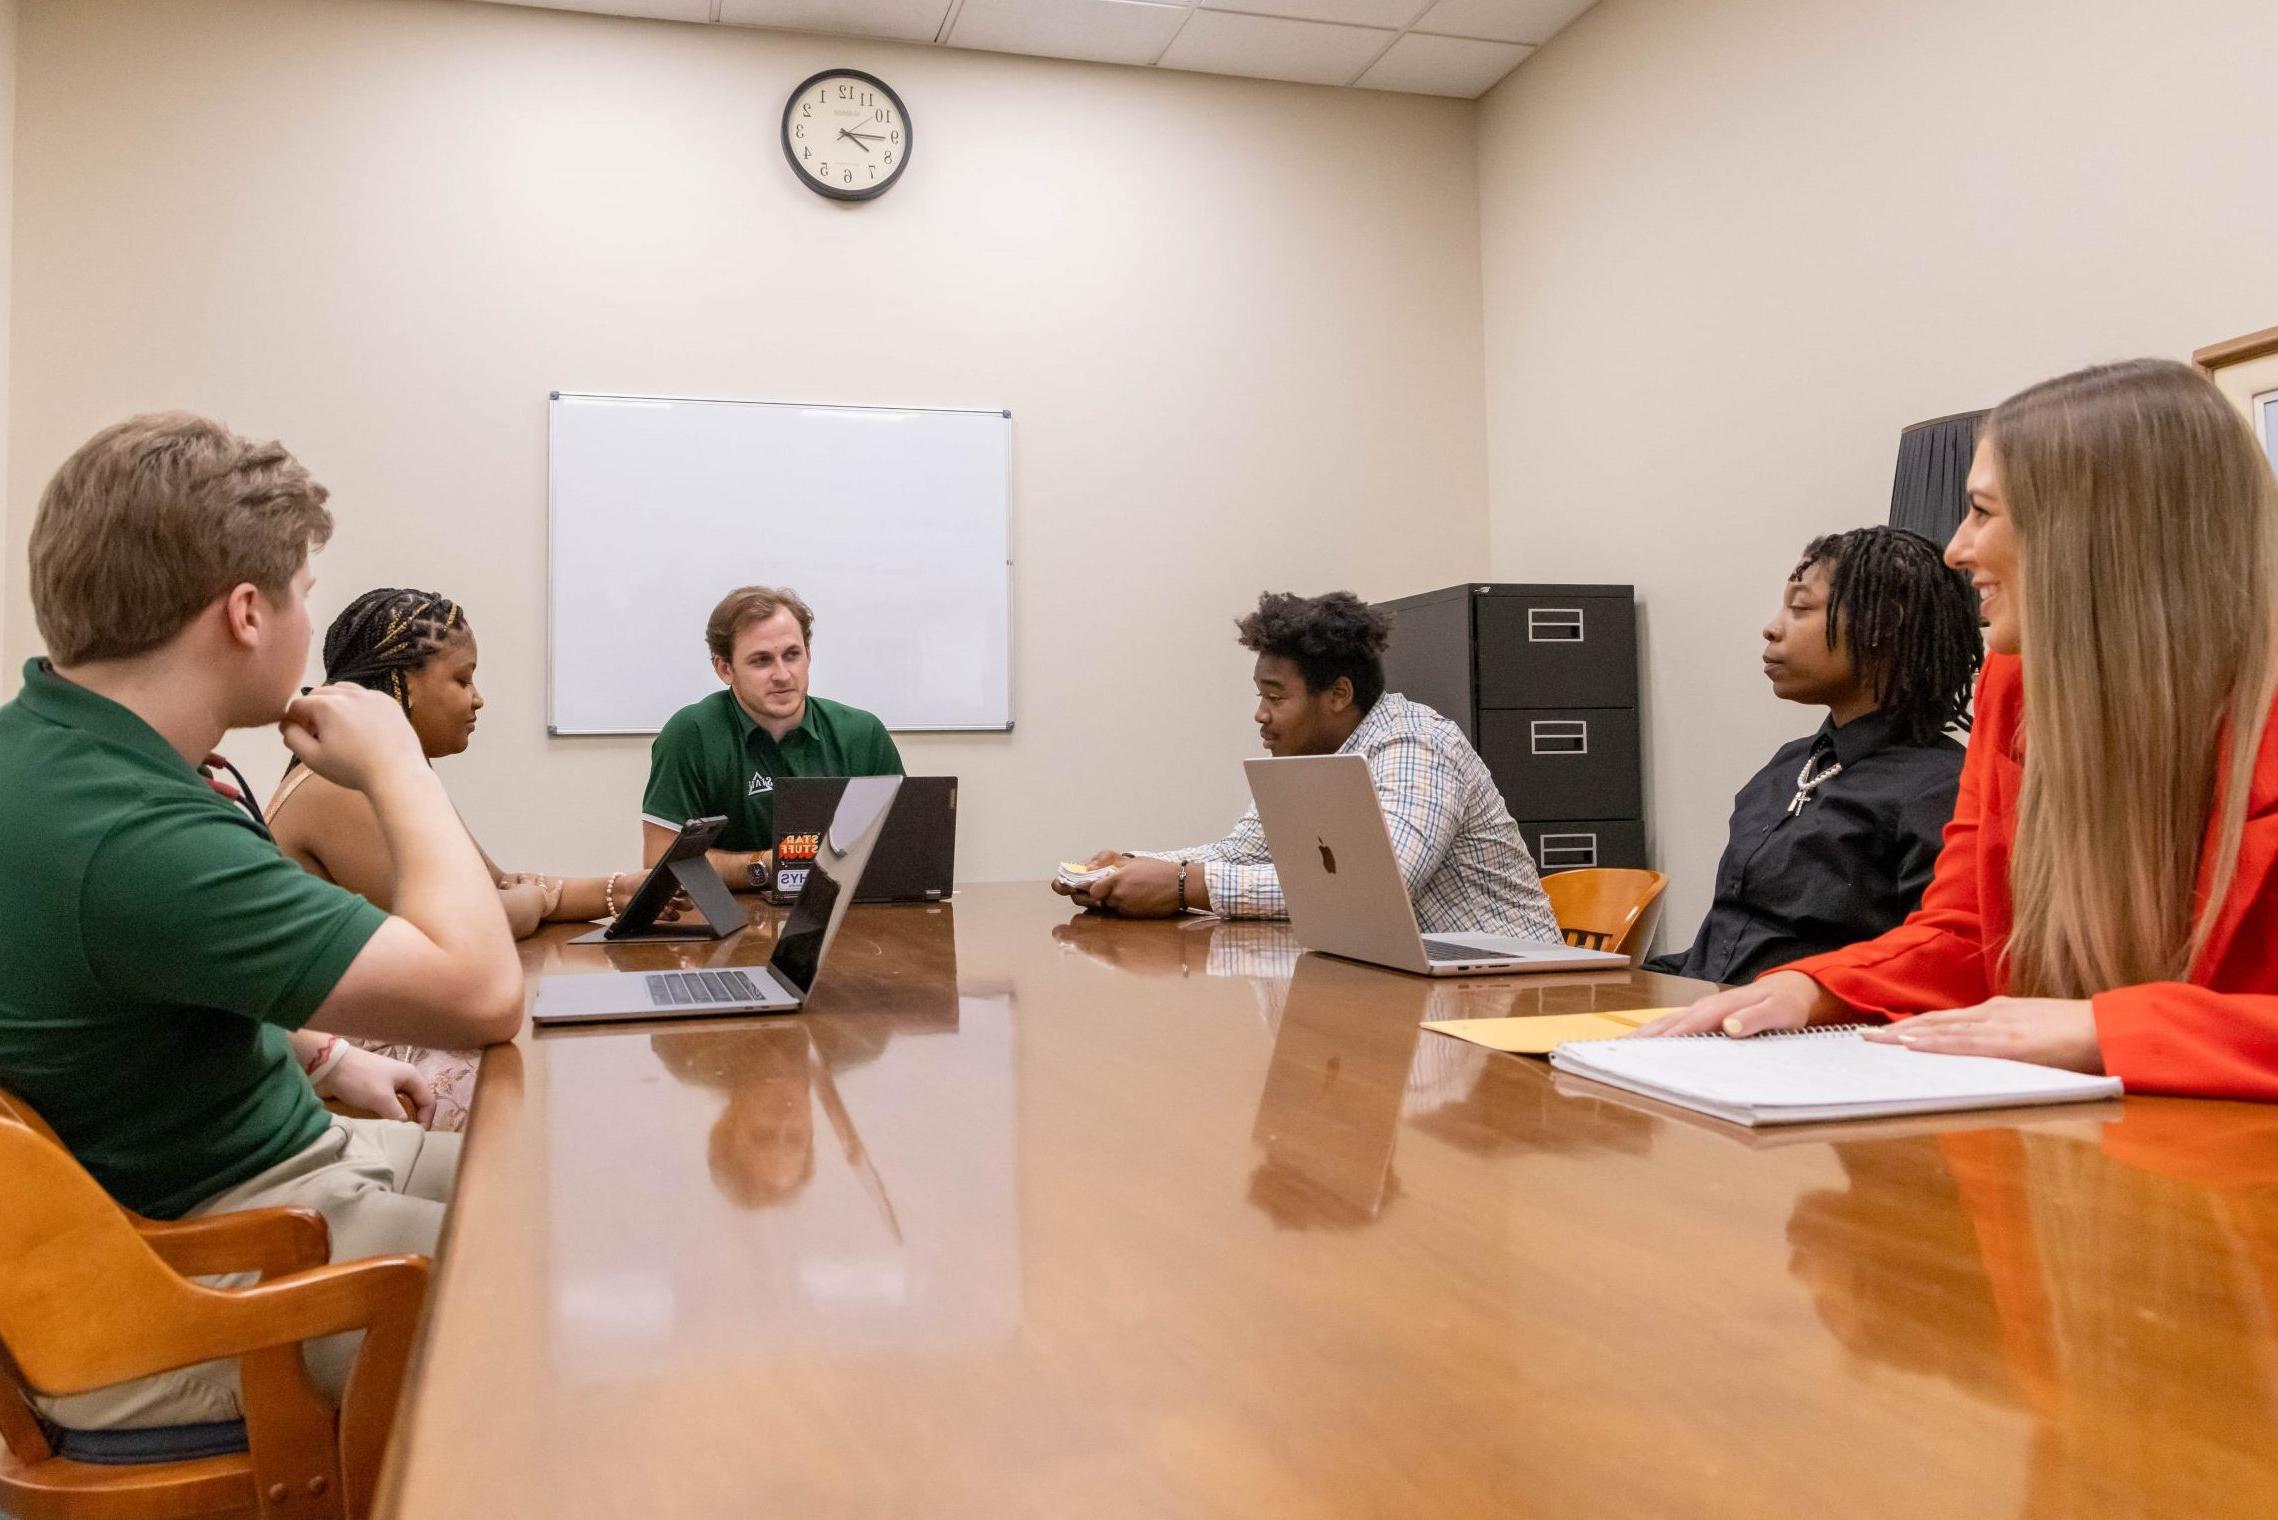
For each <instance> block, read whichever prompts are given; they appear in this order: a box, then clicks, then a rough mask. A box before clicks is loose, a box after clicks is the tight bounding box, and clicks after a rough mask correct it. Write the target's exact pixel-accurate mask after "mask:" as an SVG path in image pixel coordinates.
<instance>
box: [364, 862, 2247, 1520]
mask: <svg viewBox="0 0 2278 1520" xmlns="http://www.w3.org/2000/svg"><path fill="white" fill-rule="evenodd" d="M756 917H757V919H758V921H759V924H760V926H759V927H755V928H754V929H753V930H751V931H748V932H747V933H745V934H743V935H741V936H738V937H737V938H736V939H735V940H731V941H727V942H725V943H724V944H721V945H715V946H704V947H696V948H693V949H691V948H688V947H671V948H667V947H648V948H645V949H638V950H624V951H616V952H613V953H614V954H615V955H616V956H617V958H618V960H619V963H620V964H621V965H623V966H624V967H626V968H627V969H632V968H651V967H655V966H660V965H669V964H684V965H726V964H743V963H749V962H753V961H757V960H761V959H763V958H764V957H765V955H766V953H767V948H768V939H769V935H770V932H771V927H770V924H771V920H770V918H769V915H768V913H767V911H766V910H764V909H760V910H757V914H756ZM567 937H568V935H567V932H566V931H564V932H561V933H558V934H554V935H551V936H549V937H548V938H546V939H543V940H540V941H537V942H534V943H533V944H532V945H531V946H530V947H529V948H528V949H527V951H526V955H527V960H528V965H529V969H530V971H531V972H532V973H533V974H535V973H537V972H540V971H543V970H548V969H554V968H557V967H571V968H578V967H589V968H597V967H600V966H603V965H605V964H606V963H607V962H606V960H605V957H604V952H602V951H599V950H594V949H573V948H568V947H565V945H564V944H563V940H565V939H566V938H567ZM1697 990H1699V984H1695V983H1687V982H1681V981H1677V980H1675V979H1672V978H1665V977H1655V976H1651V975H1646V974H1643V973H1638V974H1627V973H1623V974H1613V975H1605V974H1600V975H1598V976H1596V977H1542V978H1510V979H1505V980H1494V979H1487V980H1479V981H1471V982H1463V983H1453V982H1442V983H1429V982H1425V981H1422V980H1419V979H1414V978H1409V977H1404V976H1399V975H1396V974H1393V973H1389V972H1379V971H1375V970H1372V969H1370V968H1367V967H1361V966H1355V965H1349V964H1345V963H1342V962H1337V961H1329V960H1324V959H1322V958H1320V957H1317V956H1308V957H1303V958H1300V957H1299V956H1298V955H1297V954H1296V952H1295V949H1294V946H1293V945H1292V943H1291V941H1290V939H1289V936H1288V933H1287V930H1286V929H1285V928H1284V927H1282V926H1279V925H1260V924H1221V923H1216V922H1213V921H1207V920H1193V921H1188V922H1182V923H1125V922H1113V921H1107V920H1100V919H1094V918H1089V917H1078V918H1073V919H1072V918H1071V917H1070V915H1069V912H1068V905H1067V904H1065V903H1064V902H1063V901H1061V900H1060V899H1058V898H1055V897H1052V896H1051V895H1050V894H1049V893H1048V892H1047V891H1046V890H1045V888H1043V887H1042V886H1040V885H1024V886H1017V887H1013V886H992V887H981V888H976V889H973V890H970V891H967V892H965V893H962V894H960V895H959V897H958V898H957V899H956V901H955V902H954V903H953V904H951V905H945V906H941V907H932V908H928V907H917V906H909V907H896V908H860V909H857V910H855V913H854V915H853V916H852V917H851V918H850V919H849V920H848V924H847V927H846V929H845V931H844V933H843V935H842V937H841V938H840V940H839V942H838V944H837V946H836V948H835V951H834V953H833V955H832V957H831V959H830V960H829V962H828V963H826V965H825V967H824V970H823V976H822V982H821V988H820V991H819V993H818V996H817V998H816V1000H815V1003H814V1007H813V1012H812V1013H811V1014H808V1015H806V1016H804V1017H801V1018H797V1019H775V1020H764V1021H756V1020H755V1021H743V1022H736V1023H708V1024H698V1025H681V1026H677V1027H665V1026H654V1025H652V1026H645V1027H639V1028H634V1029H629V1030H628V1029H619V1030H615V1031H611V1032H607V1033H599V1032H590V1031H588V1032H577V1033H567V1034H552V1033H546V1034H525V1035H524V1036H523V1038H522V1039H521V1041H520V1042H519V1043H518V1044H516V1045H514V1046H509V1047H502V1048H501V1049H499V1050H497V1051H496V1052H494V1053H493V1054H492V1055H491V1056H490V1058H489V1059H488V1061H487V1064H486V1066H485V1068H484V1072H483V1077H482V1085H481V1088H480V1092H479V1096H478V1099H477V1104H476V1109H475V1113H474V1118H473V1124H472V1128H471V1131H470V1134H469V1137H468V1144H467V1150H466V1155H465V1164H464V1169H463V1171H462V1174H461V1179H460V1184H459V1192H458V1200H457V1203H456V1206H455V1208H454V1210H453V1214H452V1218H451V1223H450V1226H449V1229H448V1232H447V1234H446V1236H445V1239H444V1245H443V1249H442V1252H441V1256H440V1261H439V1264H438V1265H439V1271H438V1275H437V1278H436V1283H435V1291H434V1301H433V1304H432V1309H431V1317H430V1321H429V1326H428V1330H427V1335H426V1340H425V1342H424V1346H423V1349H422V1352H421V1355H420V1359H419V1361H418V1363H417V1365H416V1366H415V1368H414V1372H413V1380H412V1384H411V1390H410V1394H409V1403H408V1405H407V1408H406V1410H405V1413H404V1417H403V1420H402V1422H401V1423H400V1425H399V1427H398V1435H397V1439H396V1445H395V1450H394V1453H393V1455H392V1457H391V1466H390V1470H389V1474H388V1479H387V1483H386V1487H385V1490H384V1492H383V1498H382V1512H383V1513H385V1514H390V1515H397V1516H404V1517H417V1520H451V1517H461V1516H464V1517H480V1520H503V1517H521V1516H533V1517H534V1516H547V1517H555V1516H559V1517H577V1520H591V1517H609V1516H640V1517H648V1516H674V1517H714V1516H717V1517H723V1520H725V1517H736V1520H745V1517H751V1516H770V1515H780V1516H789V1517H797V1520H823V1517H836V1516H865V1517H872V1516H875V1517H888V1516H892V1517H903V1516H913V1517H914V1516H977V1517H978V1516H987V1517H1008V1516H1020V1517H1027V1516H1035V1517H1052V1520H1068V1517H1083V1520H1099V1517H1121V1516H1218V1515H1228V1516H1232V1515H1246V1516H1275V1517H1325V1516H1387V1517H1406V1516H1431V1517H1439V1516H1474V1515H1476V1516H1487V1515H1494V1516H1510V1515H1557V1516H1599V1515H1602V1516H1622V1517H1637V1516H1655V1517H1658V1516H1695V1515H1701V1516H1747V1517H1751V1520H1755V1517H1765V1516H1791V1515H1792V1516H1810V1517H1814V1520H1819V1517H1826V1516H1845V1517H1852V1516H1877V1515H1892V1516H1910V1517H1911V1516H1921V1515H1939V1516H1947V1515H1971V1516H1976V1515H1987V1516H2013V1515H2030V1516H2040V1515H2059V1514H2063V1515H2075V1514H2079V1515H2087V1514H2095V1515H2169V1514H2177V1513H2183V1512H2185V1511H2186V1510H2188V1511H2189V1512H2190V1513H2191V1514H2192V1515H2194V1516H2195V1517H2207V1516H2221V1515H2250V1514H2251V1515H2268V1514H2271V1513H2273V1512H2274V1511H2278V1189H2274V1188H2273V1185H2272V1184H2273V1182H2274V1180H2278V1109H2271V1108H2263V1107H2257V1106H2251V1105H2239V1104H2217V1103H2185V1102H2178V1101H2172V1100H2160V1099H2133V1098H2131V1099H2128V1100H2126V1101H2125V1102H2124V1103H2111V1104H2103V1105H2098V1106H2096V1107H2095V1108H2093V1109H2073V1110H2066V1111H2058V1112H2054V1113H2052V1112H2050V1111H2047V1110H2042V1111H2037V1112H2032V1113H2025V1114H2013V1115H2007V1116H2001V1117H1987V1116H1965V1117H1960V1118H1953V1117H1949V1118H1945V1119H1934V1120H1910V1121H1903V1122H1896V1123H1884V1124H1880V1125H1871V1126H1865V1127H1861V1126H1851V1127H1833V1128H1831V1127H1824V1126H1823V1127H1819V1128H1817V1129H1815V1130H1813V1131H1810V1132H1802V1131H1788V1132H1785V1133H1772V1134H1755V1133H1750V1132H1747V1131H1742V1130H1737V1129H1732V1128H1728V1127H1725V1126H1722V1125H1717V1124H1713V1123H1711V1122H1710V1121H1707V1120H1703V1119H1698V1118H1694V1117H1691V1116H1682V1115H1679V1114H1677V1113H1676V1112H1674V1111H1671V1110H1667V1109H1661V1108H1656V1107H1654V1106H1652V1105H1650V1104H1647V1103H1645V1102H1643V1101H1642V1100H1632V1099H1629V1098H1627V1097H1625V1096H1616V1095H1613V1094H1611V1093H1609V1092H1608V1091H1607V1090H1605V1089H1602V1088H1595V1087H1591V1086H1589V1085H1587V1084H1584V1083H1581V1082H1578V1081H1575V1080H1574V1079H1571V1078H1565V1077H1559V1076H1554V1075H1552V1074H1551V1073H1550V1072H1549V1071H1548V1069H1547V1068H1546V1067H1545V1066H1543V1065H1541V1064H1539V1063H1534V1062H1530V1061H1526V1060H1523V1059H1520V1058H1517V1057H1512V1056H1502V1055H1494V1054H1490V1053H1489V1052H1487V1051H1485V1050H1482V1049H1479V1048H1477V1047H1474V1046H1471V1045H1468V1044H1465V1043H1463V1042H1461V1041H1457V1040H1453V1039H1449V1038H1447V1037H1445V1036H1441V1035H1434V1034H1429V1033H1425V1032H1423V1031H1422V1030H1420V1029H1419V1028H1418V1027H1417V1026H1418V1021H1419V1020H1422V1019H1426V1018H1432V1019H1438V1018H1455V1017H1475V1016H1486V1015H1494V1014H1501V1013H1533V1012H1565V1011H1574V1010H1580V1009H1587V1008H1594V1007H1640V1006H1655V1005H1658V1004H1662V1003H1667V1002H1673V1001H1678V1000H1682V999H1683V998H1685V997H1686V996H1687V995H1689V994H1691V993H1693V992H1696V991H1697Z"/></svg>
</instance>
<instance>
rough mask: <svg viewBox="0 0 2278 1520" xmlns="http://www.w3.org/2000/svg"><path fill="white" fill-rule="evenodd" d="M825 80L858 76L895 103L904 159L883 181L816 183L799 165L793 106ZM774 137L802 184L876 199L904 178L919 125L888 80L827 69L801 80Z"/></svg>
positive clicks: (838, 195)
mask: <svg viewBox="0 0 2278 1520" xmlns="http://www.w3.org/2000/svg"><path fill="white" fill-rule="evenodd" d="M825 79H859V80H861V81H862V82H863V83H864V84H867V85H872V86H875V87H876V88H877V90H878V93H880V94H881V95H884V96H885V97H886V98H887V99H888V100H889V101H891V102H893V106H894V111H895V114H897V115H898V116H900V117H901V119H902V161H901V162H900V163H898V164H896V165H895V166H894V172H893V173H891V174H889V175H887V176H886V178H885V179H884V180H883V181H881V182H880V183H878V184H875V185H864V186H862V187H861V188H859V189H855V190H841V189H840V188H838V187H837V186H836V185H825V184H820V183H817V181H816V179H815V177H814V176H813V175H811V174H809V173H808V172H807V171H806V170H804V169H802V168H800V167H799V160H798V158H797V157H796V156H794V155H793V153H792V152H791V108H792V107H793V106H796V105H797V104H798V103H799V100H800V97H802V96H804V95H805V94H806V93H807V92H808V91H809V90H811V89H813V88H814V87H815V86H816V85H817V84H819V83H821V82H822V81H823V80H825ZM775 139H776V141H777V142H779V143H781V144H782V145H783V161H784V162H785V163H786V164H789V165H790V166H791V174H792V176H793V177H794V178H795V179H797V180H798V181H799V183H800V184H802V185H805V186H806V187H807V188H808V189H809V190H812V191H814V192H815V194H817V195H823V196H828V197H829V198H830V199H832V200H834V201H869V200H876V199H877V198H878V197H879V196H881V195H884V194H885V193H886V192H887V191H889V190H891V189H893V188H894V186H895V184H896V183H898V182H899V181H900V180H901V177H902V175H903V174H904V173H905V172H906V171H907V170H908V169H909V167H910V155H911V154H912V153H913V152H915V151H916V149H917V140H918V133H917V124H916V123H915V122H913V121H911V120H910V108H909V107H908V106H906V105H904V104H902V97H901V96H899V95H897V94H895V93H894V87H893V86H892V85H890V84H888V83H886V81H885V80H883V79H880V78H879V77H878V76H877V75H875V74H865V73H863V72H862V70H860V69H824V70H822V71H821V72H820V73H817V74H810V75H808V76H807V77H806V78H805V79H803V80H801V81H800V82H799V87H798V88H797V89H795V90H793V91H792V92H791V96H790V98H789V99H788V100H786V101H784V102H783V124H782V125H781V126H779V127H777V128H776V130H775Z"/></svg>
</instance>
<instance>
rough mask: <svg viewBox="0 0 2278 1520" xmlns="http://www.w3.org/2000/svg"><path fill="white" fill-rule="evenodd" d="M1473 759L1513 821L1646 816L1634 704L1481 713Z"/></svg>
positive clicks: (1517, 709)
mask: <svg viewBox="0 0 2278 1520" xmlns="http://www.w3.org/2000/svg"><path fill="white" fill-rule="evenodd" d="M1479 757H1480V758H1481V759H1482V760H1485V761H1486V762H1487V769H1488V771H1489V772H1490V773H1491V774H1492V775H1493V776H1494V778H1495V785H1496V786H1497V787H1498V788H1500V789H1501V791H1502V793H1503V801H1504V804H1505V805H1506V806H1507V807H1509V808H1510V810H1511V815H1512V816H1513V817H1514V818H1540V819H1546V820H1548V819H1559V818H1641V817H1643V816H1644V814H1645V807H1644V802H1645V799H1644V795H1643V788H1642V786H1641V785H1640V782H1639V771H1638V753H1637V709H1636V708H1634V707H1595V708H1591V707H1579V708H1543V707H1525V708H1514V709H1505V710H1503V711H1499V712H1482V713H1480V715H1479Z"/></svg>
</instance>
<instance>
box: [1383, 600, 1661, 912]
mask: <svg viewBox="0 0 2278 1520" xmlns="http://www.w3.org/2000/svg"><path fill="white" fill-rule="evenodd" d="M1381 605H1382V606H1383V607H1384V608H1385V609H1386V610H1387V611H1389V612H1391V613H1392V614H1393V616H1394V617H1395V618H1396V619H1397V620H1398V621H1397V624H1396V626H1395V627H1394V628H1393V630H1392V644H1391V647H1390V648H1388V649H1387V650H1386V651H1385V655H1384V673H1385V677H1386V679H1387V681H1388V682H1389V683H1390V687H1391V689H1392V690H1394V691H1397V692H1401V693H1403V694H1404V695H1406V696H1407V697H1408V698H1410V699H1411V700H1413V701H1417V702H1422V703H1424V704H1425V705H1427V706H1429V707H1435V708H1437V709H1439V711H1440V712H1442V713H1444V714H1445V715H1446V716H1448V717H1449V718H1452V719H1454V720H1455V722H1456V723H1457V725H1458V726H1460V727H1461V728H1462V729H1463V731H1464V734H1465V735H1466V736H1467V737H1468V738H1469V739H1470V740H1471V743H1472V746H1473V747H1474V748H1476V749H1477V750H1478V751H1479V755H1480V758H1481V759H1483V760H1485V761H1486V762H1487V769H1488V771H1489V772H1490V773H1491V774H1492V775H1493V776H1494V778H1495V784H1496V786H1498V787H1499V788H1501V789H1502V793H1503V801H1504V804H1505V805H1506V806H1508V807H1509V808H1510V810H1511V816H1512V817H1514V818H1516V819H1518V820H1519V831H1520V832H1521V833H1522V834H1524V835H1525V836H1526V841H1527V848H1528V849H1530V850H1532V851H1533V852H1534V858H1535V864H1536V865H1538V866H1540V867H1541V868H1542V869H1543V870H1544V871H1545V872H1549V871H1571V870H1575V869H1577V868H1580V867H1583V866H1643V865H1645V863H1646V860H1645V787H1644V779H1643V774H1644V773H1643V770H1642V768H1641V766H1640V763H1639V753H1638V740H1639V735H1638V708H1637V600H1636V596H1635V594H1634V593H1633V591H1632V590H1631V588H1630V587H1628V586H1513V585H1501V584H1497V585H1477V584H1474V585H1469V586H1450V587H1448V588H1447V589H1446V590H1444V591H1427V592H1425V593H1424V594H1423V595H1421V596H1409V597H1402V598H1401V599H1400V600H1398V601H1393V602H1385V603H1383V604H1381Z"/></svg>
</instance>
